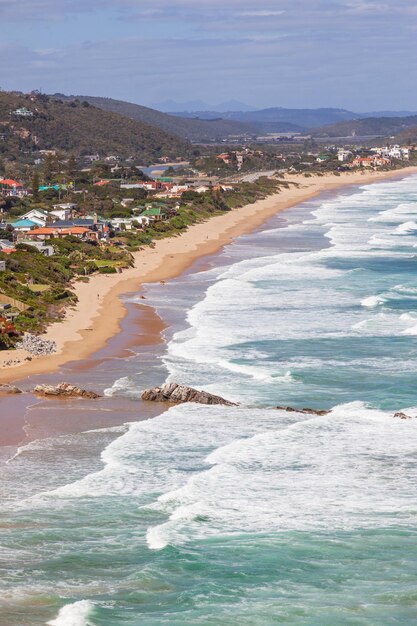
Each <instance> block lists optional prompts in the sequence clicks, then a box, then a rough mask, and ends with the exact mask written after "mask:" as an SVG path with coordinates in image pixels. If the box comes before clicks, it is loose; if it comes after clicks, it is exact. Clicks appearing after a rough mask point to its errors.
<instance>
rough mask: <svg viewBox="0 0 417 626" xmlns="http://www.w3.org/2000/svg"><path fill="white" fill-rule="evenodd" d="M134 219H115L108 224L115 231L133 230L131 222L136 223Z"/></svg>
mask: <svg viewBox="0 0 417 626" xmlns="http://www.w3.org/2000/svg"><path fill="white" fill-rule="evenodd" d="M136 221H137V220H136V219H135V218H133V219H132V218H126V217H115V218H113V219H112V220H111V221H110V224H111V225H112V227H113V228H114V229H115V230H133V229H134V226H133V222H136Z"/></svg>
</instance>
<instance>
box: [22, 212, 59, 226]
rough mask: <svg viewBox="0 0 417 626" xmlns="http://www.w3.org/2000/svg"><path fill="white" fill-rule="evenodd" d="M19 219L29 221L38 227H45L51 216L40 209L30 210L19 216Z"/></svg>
mask: <svg viewBox="0 0 417 626" xmlns="http://www.w3.org/2000/svg"><path fill="white" fill-rule="evenodd" d="M19 219H21V220H31V221H32V222H35V224H37V225H38V226H46V224H47V223H48V222H50V221H51V216H50V215H49V213H48V212H47V211H42V209H31V210H30V211H27V213H25V214H24V215H21V216H20V218H19Z"/></svg>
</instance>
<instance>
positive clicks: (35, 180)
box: [32, 171, 39, 202]
mask: <svg viewBox="0 0 417 626" xmlns="http://www.w3.org/2000/svg"><path fill="white" fill-rule="evenodd" d="M32 194H33V199H34V201H35V202H38V201H39V174H38V172H37V171H35V172H34V173H33V176H32Z"/></svg>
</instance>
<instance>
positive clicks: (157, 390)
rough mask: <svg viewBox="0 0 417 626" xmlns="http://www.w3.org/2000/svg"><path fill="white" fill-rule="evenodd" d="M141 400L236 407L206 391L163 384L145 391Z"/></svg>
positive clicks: (175, 384)
mask: <svg viewBox="0 0 417 626" xmlns="http://www.w3.org/2000/svg"><path fill="white" fill-rule="evenodd" d="M141 398H142V400H149V401H151V402H172V403H174V404H182V403H184V402H197V403H199V404H223V405H225V406H238V405H237V404H236V403H235V402H230V401H229V400H225V399H224V398H222V397H221V396H215V395H213V394H212V393H208V392H207V391H198V390H197V389H193V388H192V387H186V386H185V385H178V384H177V383H165V384H164V385H162V387H154V388H153V389H146V390H145V391H144V392H143V393H142V396H141Z"/></svg>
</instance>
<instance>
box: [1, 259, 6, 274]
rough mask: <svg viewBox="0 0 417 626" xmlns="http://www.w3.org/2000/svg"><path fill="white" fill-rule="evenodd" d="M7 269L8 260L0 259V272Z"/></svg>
mask: <svg viewBox="0 0 417 626" xmlns="http://www.w3.org/2000/svg"><path fill="white" fill-rule="evenodd" d="M5 271H6V261H0V272H5Z"/></svg>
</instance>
